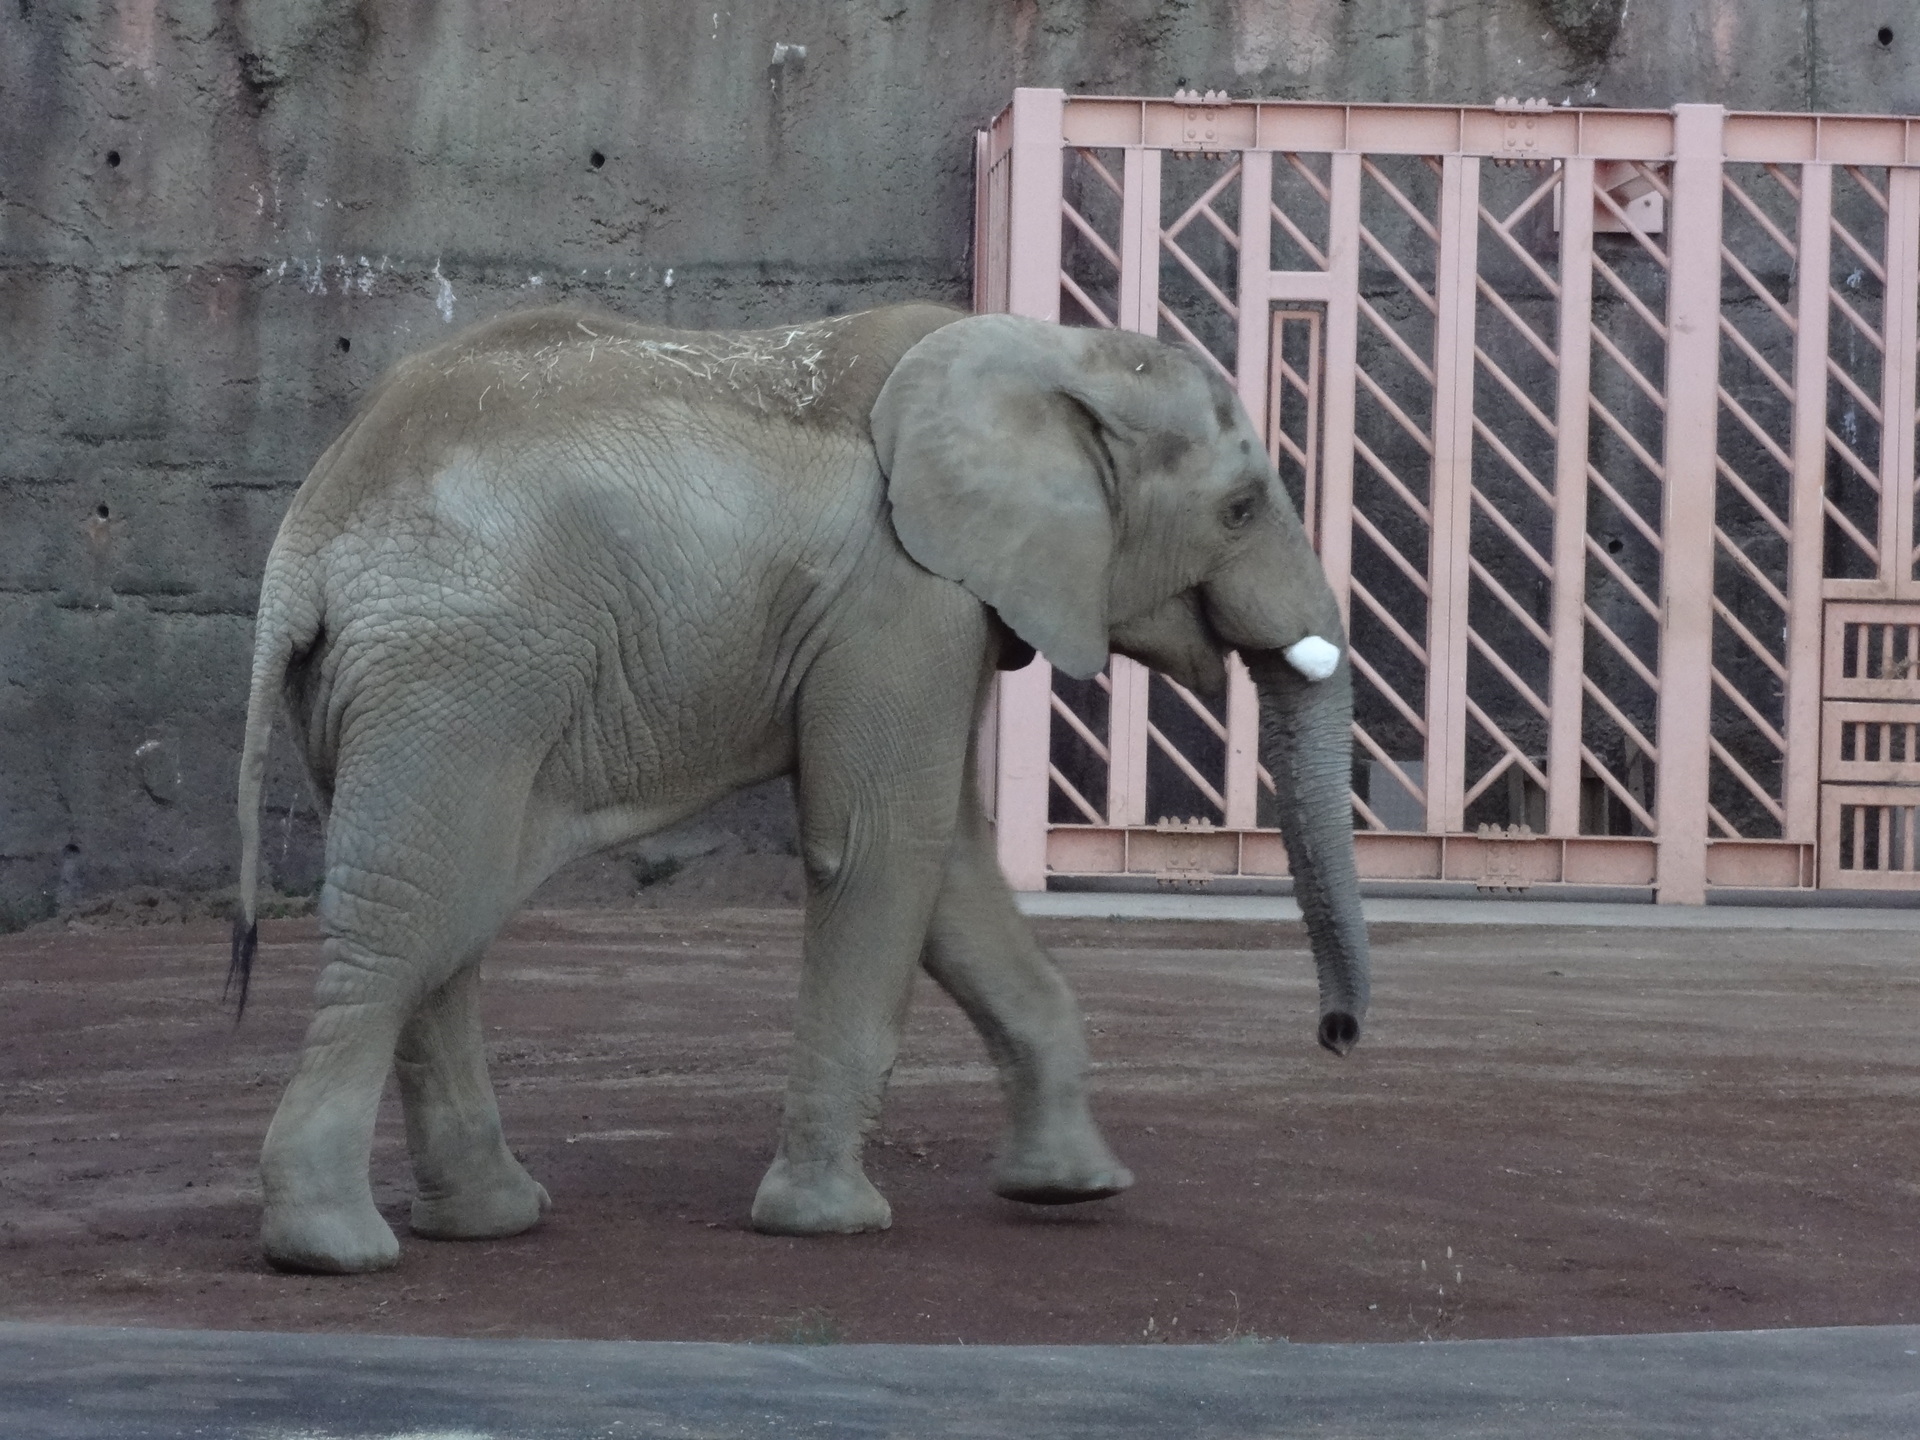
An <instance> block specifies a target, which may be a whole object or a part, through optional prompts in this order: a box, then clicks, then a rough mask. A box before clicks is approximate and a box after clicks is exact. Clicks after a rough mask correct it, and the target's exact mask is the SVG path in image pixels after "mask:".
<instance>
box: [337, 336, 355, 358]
mask: <svg viewBox="0 0 1920 1440" xmlns="http://www.w3.org/2000/svg"><path fill="white" fill-rule="evenodd" d="M333 348H334V349H336V350H338V351H339V352H340V353H341V354H342V355H344V354H346V353H347V352H348V351H349V350H351V349H353V341H351V340H349V339H348V338H347V337H346V336H344V335H342V336H341V337H340V338H339V339H338V340H336V341H334V342H333Z"/></svg>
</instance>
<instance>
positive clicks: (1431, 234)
mask: <svg viewBox="0 0 1920 1440" xmlns="http://www.w3.org/2000/svg"><path fill="white" fill-rule="evenodd" d="M1360 168H1361V170H1362V171H1363V172H1365V173H1366V174H1368V175H1371V176H1372V177H1373V183H1374V184H1376V185H1378V186H1379V187H1380V188H1381V189H1382V190H1384V191H1386V192H1387V194H1388V196H1389V197H1390V198H1391V199H1392V200H1393V203H1394V204H1396V205H1398V206H1399V207H1400V208H1401V209H1402V210H1403V211H1405V212H1406V216H1407V218H1408V219H1409V220H1411V221H1413V223H1414V224H1415V225H1418V226H1419V227H1420V228H1421V229H1422V230H1424V231H1425V232H1426V235H1427V238H1428V239H1429V240H1431V241H1433V243H1434V244H1435V245H1438V244H1439V243H1440V231H1439V228H1438V227H1437V226H1435V225H1434V223H1433V222H1432V221H1431V220H1429V219H1428V218H1427V212H1426V211H1424V210H1422V209H1421V208H1420V207H1419V206H1418V205H1416V204H1414V203H1413V202H1412V201H1411V200H1409V199H1407V197H1406V196H1405V195H1404V194H1402V193H1401V191H1400V187H1399V186H1398V185H1395V184H1394V183H1393V181H1391V180H1389V179H1388V178H1387V177H1386V176H1385V175H1383V174H1382V173H1381V172H1380V167H1379V166H1377V165H1375V164H1374V163H1373V161H1371V160H1369V159H1367V158H1365V157H1364V156H1363V157H1362V158H1361V161H1360ZM1362 228H1363V233H1364V227H1362Z"/></svg>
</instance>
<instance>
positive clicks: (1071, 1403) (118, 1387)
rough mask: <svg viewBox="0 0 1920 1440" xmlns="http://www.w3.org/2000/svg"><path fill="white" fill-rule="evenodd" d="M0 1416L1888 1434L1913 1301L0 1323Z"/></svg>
mask: <svg viewBox="0 0 1920 1440" xmlns="http://www.w3.org/2000/svg"><path fill="white" fill-rule="evenodd" d="M0 1434H4V1435H5V1436H6V1437H7V1440H82V1437H84V1440H99V1437H108V1436H111V1437H115V1440H186V1437H228V1436H232V1437H247V1440H375V1437H378V1440H557V1437H567V1440H573V1437H588V1436H593V1437H615V1436H619V1437H631V1436H647V1437H653V1436H659V1437H675V1440H708V1437H714V1440H718V1437H727V1440H735V1437H743V1440H746V1437H750V1440H774V1437H780V1440H787V1437H793V1436H809V1435H822V1436H835V1437H841V1436H845V1437H854V1440H868V1437H876V1440H877V1437H889V1440H893V1437H900V1440H920V1437H930V1440H931V1437H939V1440H976V1437H995V1440H998V1437H1003V1436H1019V1437H1030V1436H1031V1437H1045V1440H1096V1437H1097V1440H1134V1437H1139V1440H1147V1437H1152V1440H1228V1437H1232V1440H1243V1437H1244V1440H1255V1437H1259V1440H1267V1437H1293V1436H1314V1437H1322V1440H1348V1437H1352V1440H1359V1437H1368V1440H1412V1437H1415V1436H1418V1437H1420V1440H1467V1437H1474V1440H1509V1437H1511V1440H1574V1437H1577V1440H1588V1437H1594V1440H1600V1437H1605V1440H1613V1437H1620V1440H1625V1437H1633V1440H1667V1437H1673V1440H1679V1437H1683V1436H1684V1437H1688V1440H1695V1437H1701V1436H1728V1437H1739V1440H1856V1437H1858V1440H1867V1437H1872V1440H1891V1437H1897V1436H1907V1435H1915V1434H1920V1326H1888V1327H1876V1328H1858V1329H1831V1330H1775V1331H1736V1332H1723V1333H1717V1334H1692V1335H1642V1336H1610V1337H1598V1338H1568V1339H1543V1340H1482V1341H1466V1342H1454V1343H1445V1344H1431V1345H1414V1344H1407V1345H1288V1344H1285V1343H1277V1344H1276V1343H1260V1344H1246V1345H1234V1344H1225V1345H1177V1346H1176V1345H1166V1346H1158V1345H1154V1346H1133V1347H1128V1346H1079V1347H1054V1346H1031V1347H1002V1346H922V1345H846V1346H820V1347H804V1346H779V1345H716V1344H663V1343H640V1342H596V1341H540V1340H510V1341H483V1340H433V1339H416V1338H405V1337H389V1336H372V1335H279V1334H271V1333H261V1332H249V1333H228V1332H215V1331H186V1330H114V1329H96V1328H83V1327H78V1326H46V1325H23V1324H0Z"/></svg>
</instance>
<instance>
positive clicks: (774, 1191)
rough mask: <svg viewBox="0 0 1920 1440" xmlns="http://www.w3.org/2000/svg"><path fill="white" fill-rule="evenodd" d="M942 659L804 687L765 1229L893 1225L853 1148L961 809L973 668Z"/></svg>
mask: <svg viewBox="0 0 1920 1440" xmlns="http://www.w3.org/2000/svg"><path fill="white" fill-rule="evenodd" d="M938 669H939V667H937V666H932V665H928V664H927V663H926V662H925V660H921V661H920V662H919V663H917V664H909V663H902V664H900V665H897V666H895V667H892V668H891V669H890V670H888V671H886V672H884V673H876V671H878V670H879V667H877V666H873V665H867V666H862V667H860V668H859V669H857V670H856V669H854V668H853V667H850V666H848V667H841V666H834V665H832V664H831V663H830V662H828V663H823V665H822V667H821V670H822V671H824V672H825V673H821V672H820V671H817V672H816V673H815V674H814V675H813V676H810V677H809V685H808V689H807V691H805V692H803V694H802V696H801V704H800V724H801V733H800V769H799V783H798V789H799V801H800V839H801V849H802V854H803V856H804V858H805V860H806V865H807V878H808V895H807V926H806V941H805V953H804V958H803V961H802V971H801V979H800V1003H799V1010H798V1019H797V1023H796V1025H795V1034H794V1051H793V1062H792V1068H791V1071H790V1073H789V1078H788V1082H787V1098H786V1114H785V1117H784V1121H783V1124H782V1128H781V1135H780V1148H779V1151H778V1153H777V1154H776V1155H775V1157H774V1161H773V1164H772V1166H771V1167H770V1168H769V1169H768V1171H767V1174H766V1178H765V1179H763V1180H762V1181H761V1182H760V1189H759V1193H758V1194H756V1195H755V1197H754V1201H753V1224H754V1228H756V1229H758V1230H764V1231H768V1232H770V1233H773V1234H781V1235H819V1234H849V1233H852V1232H855V1231H861V1230H884V1229H886V1228H887V1226H888V1225H889V1224H891V1223H892V1218H893V1213H892V1210H891V1209H890V1207H889V1206H888V1204H887V1202H886V1200H885V1198H884V1197H882V1196H881V1194H880V1192H879V1191H878V1190H876V1189H874V1187H873V1185H872V1184H871V1183H870V1182H869V1181H868V1180H867V1177H866V1174H865V1172H864V1171H863V1170H862V1168H861V1163H860V1155H861V1148H862V1144H863V1142H864V1140H865V1136H866V1132H867V1131H868V1129H869V1128H871V1126H872V1124H873V1122H874V1120H875V1119H876V1118H877V1117H878V1115H879V1111H880V1100H881V1095H882V1092H883V1091H884V1090H885V1088H886V1083H887V1076H888V1073H889V1072H890V1071H891V1070H892V1068H893V1061H894V1054H895V1051H896V1049H897V1048H898V1045H899V1038H900V1027H901V1023H902V1021H903V1020H904V1018H905V1014H906V1007H907V1000H908V997H909V995H910V994H911V991H912V988H913V977H914V971H915V966H916V962H917V960H918V958H919V955H920V950H921V947H922V945H923V944H924V942H925V938H926V933H927V922H928V918H929V916H930V914H931V913H932V910H933V903H934V897H935V895H936V893H937V891H938V889H939V885H940V873H941V867H942V865H943V863H944V861H945V858H946V853H947V848H948V845H949V843H950V841H951V838H952V834H953V824H954V816H955V812H956V809H957V807H958V804H959V794H960V784H961V776H962V773H963V769H964V756H965V751H966V727H967V717H968V712H969V701H970V699H971V691H972V688H973V680H974V676H973V673H972V667H971V666H960V667H950V668H949V670H948V673H944V674H942V673H937V671H938ZM952 669H961V670H963V671H964V672H965V673H964V674H962V675H960V676H958V677H956V676H955V675H954V674H953V673H951V671H952Z"/></svg>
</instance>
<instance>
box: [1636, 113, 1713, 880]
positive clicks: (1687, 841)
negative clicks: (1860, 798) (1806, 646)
mask: <svg viewBox="0 0 1920 1440" xmlns="http://www.w3.org/2000/svg"><path fill="white" fill-rule="evenodd" d="M1725 121H1726V111H1725V110H1724V109H1722V108H1721V107H1720V106H1718V105H1676V106H1674V107H1673V157H1674V158H1673V209H1672V214H1671V216H1670V217H1669V221H1668V226H1667V234H1668V252H1667V253H1668V270H1667V414H1666V435H1665V443H1664V446H1663V460H1662V463H1663V464H1664V466H1665V468H1666V496H1665V506H1664V510H1665V514H1664V516H1663V524H1662V527H1661V535H1662V543H1663V545H1664V546H1665V554H1664V556H1663V563H1662V566H1661V590H1662V612H1663V614H1664V616H1665V622H1666V623H1665V624H1664V626H1663V627H1662V631H1661V637H1660V723H1659V728H1658V736H1659V738H1658V739H1657V740H1656V741H1655V742H1654V743H1655V744H1656V745H1657V746H1658V747H1659V750H1660V758H1659V780H1658V784H1657V786H1656V806H1657V808H1656V810H1655V818H1656V819H1658V820H1659V822H1660V836H1659V839H1660V843H1659V851H1658V854H1659V858H1658V860H1657V861H1656V864H1655V871H1654V884H1655V887H1656V889H1657V891H1658V899H1659V902H1660V903H1661V904H1662V905H1703V904H1705V903H1706V899H1707V792H1708V785H1707V782H1708V774H1709V771H1708V757H1709V752H1708V749H1707V736H1708V730H1709V727H1710V726H1711V724H1712V720H1713V704H1712V697H1713V550H1714V542H1713V528H1714V498H1715V491H1716V488H1717V483H1716V475H1715V471H1714V456H1715V454H1716V452H1717V450H1718V448H1719V447H1718V443H1717V439H1718V431H1719V419H1720V403H1719V385H1720V210H1721V193H1720V191H1721V167H1722V156H1723V154H1724V146H1723V144H1722V139H1721V132H1722V128H1723V126H1724V124H1725Z"/></svg>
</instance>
